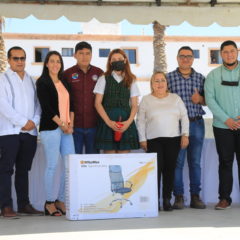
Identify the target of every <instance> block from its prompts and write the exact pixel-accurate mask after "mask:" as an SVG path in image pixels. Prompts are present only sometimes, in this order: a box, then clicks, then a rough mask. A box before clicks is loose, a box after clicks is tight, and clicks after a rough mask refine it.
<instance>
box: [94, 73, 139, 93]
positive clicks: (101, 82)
mask: <svg viewBox="0 0 240 240" xmlns="http://www.w3.org/2000/svg"><path fill="white" fill-rule="evenodd" d="M112 76H113V77H114V79H115V80H116V81H117V82H118V83H120V82H121V81H122V80H123V77H122V76H121V75H118V74H116V73H115V72H114V71H113V72H112ZM105 86H106V79H105V76H101V77H100V78H99V79H98V81H97V84H96V86H95V88H94V90H93V92H94V93H99V94H102V95H103V94H104V91H105ZM137 96H140V92H139V89H138V86H137V84H136V82H133V83H132V85H131V87H130V97H137Z"/></svg>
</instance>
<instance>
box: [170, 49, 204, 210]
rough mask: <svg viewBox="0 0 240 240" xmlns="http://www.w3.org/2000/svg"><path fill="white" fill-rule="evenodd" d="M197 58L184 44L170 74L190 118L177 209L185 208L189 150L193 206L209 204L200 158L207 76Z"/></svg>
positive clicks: (172, 87)
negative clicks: (205, 200) (204, 195)
mask: <svg viewBox="0 0 240 240" xmlns="http://www.w3.org/2000/svg"><path fill="white" fill-rule="evenodd" d="M193 60H194V54H193V50H192V49H191V48H190V47H188V46H183V47H181V48H180V49H179V50H178V55H177V61H178V68H177V69H176V70H175V71H173V72H170V73H169V74H168V75H167V76H168V87H169V90H170V92H172V93H176V94H178V95H179V96H180V97H181V98H182V100H183V102H184V103H185V106H186V108H187V111H188V118H189V122H190V126H189V127H190V129H189V145H188V147H187V148H185V149H181V151H180V152H179V155H178V159H177V165H176V169H175V181H174V191H173V192H174V195H175V202H174V205H173V208H174V209H183V208H184V185H183V167H184V162H185V156H186V153H187V161H188V167H189V178H190V179H189V180H190V193H191V203H190V207H191V208H196V209H204V208H206V206H205V204H204V203H203V202H202V200H201V199H200V197H199V193H200V191H201V164H200V160H201V153H202V146H203V141H204V134H205V128H204V120H203V118H202V115H203V114H205V112H204V110H203V108H202V105H204V104H205V100H204V91H203V86H204V80H205V78H204V76H203V75H202V74H200V73H198V72H196V71H195V70H194V69H193V68H192V64H193Z"/></svg>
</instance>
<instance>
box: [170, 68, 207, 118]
mask: <svg viewBox="0 0 240 240" xmlns="http://www.w3.org/2000/svg"><path fill="white" fill-rule="evenodd" d="M167 79H168V88H169V90H170V92H172V93H176V94H178V95H179V96H180V97H181V98H182V100H183V102H184V103H185V106H186V108H187V112H188V117H189V118H194V117H199V116H202V115H204V114H205V112H204V110H203V108H202V105H201V104H195V103H193V102H192V100H191V97H192V95H193V94H194V92H195V89H197V90H198V92H199V93H200V94H201V95H202V96H204V81H205V78H204V76H203V75H202V74H201V73H198V72H196V71H195V70H194V69H193V68H192V73H191V75H190V76H189V77H188V78H184V77H183V76H182V74H181V73H180V72H179V70H178V68H177V69H176V70H175V71H173V72H170V73H168V74H167Z"/></svg>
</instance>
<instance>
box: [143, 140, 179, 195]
mask: <svg viewBox="0 0 240 240" xmlns="http://www.w3.org/2000/svg"><path fill="white" fill-rule="evenodd" d="M180 140H181V137H159V138H154V139H150V140H147V149H148V152H149V153H151V152H156V153H157V164H158V166H157V167H158V199H160V182H161V175H162V187H163V191H162V192H163V198H168V199H171V197H172V191H173V183H174V172H175V167H176V162H177V157H178V153H179V150H180Z"/></svg>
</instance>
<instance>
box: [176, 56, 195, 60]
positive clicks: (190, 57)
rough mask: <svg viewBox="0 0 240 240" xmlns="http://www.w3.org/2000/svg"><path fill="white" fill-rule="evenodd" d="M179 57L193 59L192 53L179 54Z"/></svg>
mask: <svg viewBox="0 0 240 240" xmlns="http://www.w3.org/2000/svg"><path fill="white" fill-rule="evenodd" d="M178 57H179V58H180V59H181V60H183V59H184V58H185V59H187V60H191V59H192V58H193V56H192V55H178Z"/></svg>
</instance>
